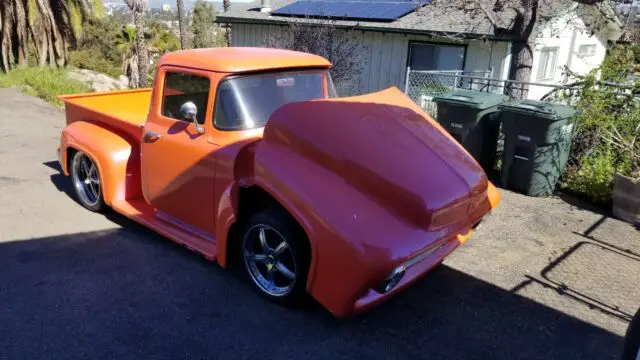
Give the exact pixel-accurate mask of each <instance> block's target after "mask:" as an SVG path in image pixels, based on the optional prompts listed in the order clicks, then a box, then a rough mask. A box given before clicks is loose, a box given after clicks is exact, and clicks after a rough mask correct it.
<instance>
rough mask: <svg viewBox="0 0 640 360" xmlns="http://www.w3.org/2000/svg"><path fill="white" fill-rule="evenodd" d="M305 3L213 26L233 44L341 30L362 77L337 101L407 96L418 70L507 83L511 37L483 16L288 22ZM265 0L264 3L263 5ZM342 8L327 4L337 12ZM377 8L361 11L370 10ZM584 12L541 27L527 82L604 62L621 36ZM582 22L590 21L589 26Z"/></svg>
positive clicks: (413, 13) (417, 14)
mask: <svg viewBox="0 0 640 360" xmlns="http://www.w3.org/2000/svg"><path fill="white" fill-rule="evenodd" d="M304 1H307V2H308V1H309V0H300V1H297V2H296V1H295V0H271V1H264V0H263V1H256V2H253V3H249V4H246V5H245V6H243V7H241V6H240V5H239V4H238V6H237V7H236V8H235V9H234V10H232V11H229V12H226V13H222V14H219V15H218V18H217V21H218V22H221V23H227V24H230V26H231V34H232V37H231V39H232V45H233V46H266V45H267V44H268V43H269V39H273V38H278V37H282V36H287V35H288V34H287V31H288V29H290V27H289V24H290V23H292V22H295V23H302V24H309V25H312V26H323V24H325V26H326V24H332V26H335V27H336V28H339V29H341V31H344V35H345V36H347V37H349V39H350V41H353V43H354V44H356V45H357V46H359V48H360V49H362V51H361V59H360V61H361V62H362V71H361V73H360V75H359V76H358V78H357V79H353V80H351V81H350V83H349V84H337V85H338V86H339V89H343V91H342V94H341V95H350V94H358V93H367V92H372V91H377V90H380V89H384V88H387V87H390V86H396V87H398V88H400V89H403V90H405V86H406V84H408V83H410V82H409V81H408V72H416V71H457V72H460V73H462V72H464V73H465V74H471V75H476V76H477V75H481V76H483V77H488V78H492V79H499V80H506V79H508V77H509V72H510V68H511V63H512V56H511V46H512V39H511V38H510V37H509V36H508V35H505V34H506V32H504V31H502V32H501V31H496V27H494V26H492V24H491V23H490V22H489V21H488V20H483V18H482V17H481V16H477V14H475V15H474V14H472V13H471V12H469V11H468V10H467V11H465V10H463V9H459V8H458V7H456V6H451V5H446V2H444V1H438V2H436V4H437V5H433V4H429V3H426V5H416V6H414V7H415V8H414V9H412V10H410V11H409V12H408V13H407V14H405V15H403V16H397V17H394V16H393V14H390V13H387V14H385V12H384V11H383V12H377V15H376V16H368V15H367V16H363V15H356V16H354V18H353V19H351V17H349V16H342V17H340V20H335V19H337V17H334V18H333V20H330V21H329V20H327V19H326V18H325V19H322V18H321V17H320V18H319V19H318V18H314V17H313V16H308V14H307V15H302V16H298V17H296V16H288V15H291V14H290V13H289V14H288V13H287V9H289V8H287V6H288V5H292V4H294V3H296V4H299V3H300V2H304ZM263 2H265V3H269V5H262V3H263ZM315 2H316V3H322V2H320V1H315ZM340 2H341V1H337V0H332V1H331V2H330V3H329V2H324V3H325V4H330V5H331V6H335V5H334V4H339V3H340ZM344 2H345V3H347V2H348V1H344ZM375 2H376V1H371V2H368V3H367V4H363V5H360V6H361V7H365V6H366V7H369V6H372V5H371V4H373V3H375ZM349 3H351V4H354V2H349ZM387 3H388V2H387ZM402 4H407V2H404V3H401V4H399V6H404V5H402ZM414 4H415V3H414ZM294 5H295V4H294ZM302 5H304V4H302ZM316 7H317V6H316ZM298 8H300V6H298ZM585 8H586V6H582V7H578V5H576V7H575V9H568V10H567V11H565V12H563V13H562V14H559V15H558V16H557V19H554V20H553V21H551V22H550V23H549V25H548V26H547V27H546V28H545V29H543V31H542V32H541V34H542V35H541V36H540V37H539V38H538V39H537V42H536V47H535V52H534V59H533V68H532V73H531V74H532V75H531V79H530V81H531V82H536V83H541V84H549V85H553V84H560V83H562V81H563V78H564V77H563V74H562V69H563V67H565V66H566V67H567V68H569V69H570V70H572V71H574V72H576V73H580V74H583V73H586V72H588V71H590V70H592V69H593V68H595V67H597V66H598V65H599V64H600V63H601V62H602V60H603V59H604V56H605V52H606V45H607V42H608V41H612V40H616V39H617V38H618V37H619V36H620V24H619V22H616V21H603V22H602V23H604V24H606V25H604V26H601V27H599V28H598V30H597V31H592V29H591V28H590V27H589V24H588V22H590V21H592V18H593V16H594V14H596V15H595V16H598V15H597V14H600V11H601V9H600V8H598V9H595V7H594V6H590V7H589V8H590V9H587V10H585ZM591 8H593V9H591ZM351 9H352V10H348V11H355V10H353V7H351ZM343 11H344V10H343ZM391 13H393V11H392V12H391ZM359 14H362V12H360V13H359ZM365 14H366V13H365ZM381 14H382V15H381ZM505 14H506V15H505V16H500V19H499V20H500V21H501V23H500V25H501V26H500V28H509V26H510V25H511V23H512V21H513V16H510V15H508V13H506V12H505ZM347 15H348V14H347ZM388 15H390V16H388ZM602 16H604V15H602ZM355 17H359V18H355ZM367 17H368V18H367ZM385 17H386V18H385ZM587 17H589V19H590V20H586V18H587ZM381 18H383V19H381ZM427 75H431V74H427ZM551 89H552V88H551V87H546V86H538V87H535V86H534V87H531V88H530V90H529V95H528V96H529V97H530V98H540V97H541V96H543V95H544V94H545V93H547V92H548V91H550V90H551Z"/></svg>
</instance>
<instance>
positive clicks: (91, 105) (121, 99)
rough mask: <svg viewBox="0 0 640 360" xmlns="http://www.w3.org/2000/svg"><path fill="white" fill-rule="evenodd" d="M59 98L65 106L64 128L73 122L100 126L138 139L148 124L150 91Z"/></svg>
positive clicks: (139, 90)
mask: <svg viewBox="0 0 640 360" xmlns="http://www.w3.org/2000/svg"><path fill="white" fill-rule="evenodd" d="M58 99H60V100H62V101H63V102H64V103H65V113H66V118H67V125H69V124H72V123H74V122H76V121H86V122H96V123H101V124H103V125H105V126H107V127H111V128H115V129H117V130H120V131H123V132H125V133H127V134H129V135H131V136H133V137H134V139H136V140H139V139H140V138H141V137H142V127H143V126H144V124H145V122H146V121H147V114H148V112H149V104H150V101H151V89H135V90H123V91H108V92H98V93H89V94H77V95H64V96H59V97H58Z"/></svg>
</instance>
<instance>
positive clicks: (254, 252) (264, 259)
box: [242, 224, 297, 297]
mask: <svg viewBox="0 0 640 360" xmlns="http://www.w3.org/2000/svg"><path fill="white" fill-rule="evenodd" d="M242 254H243V258H244V264H245V267H246V269H247V271H248V272H249V275H250V276H251V279H252V280H253V282H254V283H255V284H256V285H257V286H258V287H259V288H260V290H262V291H263V292H265V293H266V294H267V295H270V296H274V297H282V296H286V295H289V294H290V293H291V292H292V291H293V289H294V285H295V283H296V278H297V276H296V261H295V257H294V254H293V250H292V249H291V247H290V246H289V243H288V242H287V239H286V238H285V237H284V236H283V235H282V234H281V233H280V232H278V231H277V230H276V229H274V228H272V227H270V226H268V225H263V224H259V225H254V226H252V227H251V228H249V229H248V231H247V232H246V233H245V236H244V238H243V240H242Z"/></svg>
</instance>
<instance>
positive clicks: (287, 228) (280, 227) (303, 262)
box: [240, 207, 310, 307]
mask: <svg viewBox="0 0 640 360" xmlns="http://www.w3.org/2000/svg"><path fill="white" fill-rule="evenodd" d="M256 225H266V226H269V227H271V228H273V229H275V230H277V231H278V232H279V233H280V234H281V235H282V236H284V238H285V239H286V241H287V243H288V244H289V248H290V249H291V251H292V253H293V257H294V261H295V263H296V281H295V283H294V285H293V290H292V291H291V292H290V293H289V294H287V295H284V296H273V295H270V294H268V293H266V292H264V291H263V290H262V289H261V288H260V287H259V286H258V285H257V284H255V283H254V280H253V278H252V277H251V274H250V270H249V269H248V268H247V264H246V262H245V261H244V259H242V260H241V262H242V267H243V268H244V273H245V275H246V278H247V279H248V280H249V282H250V284H251V285H252V287H253V288H254V289H255V290H256V291H257V292H258V293H260V294H261V295H262V296H264V297H266V298H268V299H269V300H271V301H273V302H274V303H277V304H280V305H284V306H294V307H295V306H301V305H304V303H306V300H307V299H308V294H307V290H306V285H307V278H308V275H309V265H310V251H309V246H308V240H307V237H306V234H305V233H304V231H303V230H302V228H301V227H300V225H298V223H297V222H296V221H295V219H293V217H291V215H289V214H288V213H287V212H286V211H284V210H283V209H281V208H277V207H276V208H269V209H266V210H263V211H260V212H257V213H255V214H253V215H252V216H251V217H250V218H249V219H248V221H247V222H246V223H245V224H244V228H243V230H242V235H241V237H240V256H242V257H244V254H243V252H244V248H245V244H244V243H245V241H247V240H248V239H247V233H248V232H249V230H250V229H251V228H253V227H254V226H256Z"/></svg>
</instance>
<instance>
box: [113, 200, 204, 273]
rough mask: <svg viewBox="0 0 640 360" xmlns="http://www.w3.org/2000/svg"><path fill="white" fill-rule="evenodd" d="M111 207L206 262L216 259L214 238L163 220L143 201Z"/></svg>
mask: <svg viewBox="0 0 640 360" xmlns="http://www.w3.org/2000/svg"><path fill="white" fill-rule="evenodd" d="M111 207H112V208H113V210H115V211H117V212H119V213H120V214H122V215H124V216H126V217H128V218H129V219H131V220H133V221H135V222H137V223H140V224H142V225H144V226H146V227H148V228H150V229H152V230H153V231H155V232H157V233H159V234H161V235H163V236H164V237H167V238H169V239H170V240H172V241H174V242H176V243H178V244H181V245H183V246H185V247H186V248H187V249H189V250H192V251H195V252H197V253H200V254H202V255H203V256H204V257H205V258H207V259H208V260H215V258H216V242H215V238H211V237H206V236H203V235H198V234H197V233H196V232H195V231H193V230H189V229H186V228H184V227H180V226H177V225H175V224H173V223H172V222H168V221H166V220H163V219H162V217H160V216H158V213H156V211H155V209H154V208H152V207H151V206H150V205H149V204H147V202H146V201H144V200H143V199H139V200H138V199H136V200H116V201H113V202H112V204H111Z"/></svg>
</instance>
